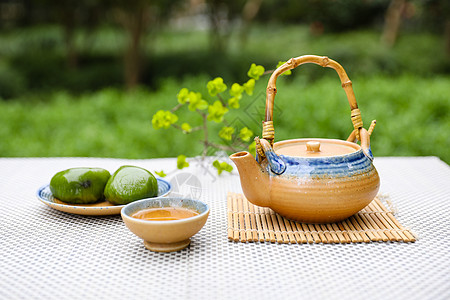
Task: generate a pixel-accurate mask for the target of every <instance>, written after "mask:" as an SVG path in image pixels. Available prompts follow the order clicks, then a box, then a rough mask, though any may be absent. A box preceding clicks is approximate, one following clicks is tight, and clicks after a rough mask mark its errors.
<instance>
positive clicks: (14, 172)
mask: <svg viewBox="0 0 450 300" xmlns="http://www.w3.org/2000/svg"><path fill="white" fill-rule="evenodd" d="M123 164H132V165H138V166H142V167H144V168H147V169H149V170H151V171H154V170H158V171H159V170H161V169H164V170H166V172H171V171H174V172H172V173H171V174H170V175H169V177H167V179H168V180H170V179H171V177H172V178H173V176H176V174H179V173H181V172H189V173H192V174H194V175H195V176H196V177H197V178H199V179H200V180H201V183H202V190H201V191H202V192H201V196H200V199H201V200H203V201H204V202H206V203H208V204H209V205H210V207H211V214H210V217H209V219H208V222H207V223H206V225H205V227H204V228H203V229H202V230H201V231H200V232H199V233H198V234H196V235H195V236H194V237H193V238H192V243H191V246H190V247H189V248H187V249H184V250H182V251H179V252H174V253H154V252H150V251H149V250H147V249H146V248H144V246H143V243H142V241H141V240H140V239H139V238H138V237H136V236H135V235H133V234H132V233H131V232H130V231H128V229H127V228H126V227H125V225H124V224H123V222H122V220H121V218H120V216H107V217H89V216H78V215H71V214H67V213H63V212H59V211H56V210H54V209H52V208H50V207H48V206H46V205H44V204H43V203H41V202H40V201H38V200H37V199H36V196H35V193H36V190H37V189H38V188H39V187H40V186H42V185H43V184H46V183H49V181H50V178H51V177H52V175H53V174H55V173H56V172H58V171H60V170H63V169H66V168H71V167H76V166H98V167H103V168H106V169H108V170H110V171H111V172H113V171H115V169H117V168H118V167H119V166H121V165H123ZM175 165H176V161H175V159H155V160H124V159H103V158H2V159H0V191H1V193H0V233H1V235H0V299H20V298H23V299H218V298H219V299H222V298H230V299H251V298H254V299H302V298H305V299H312V298H314V299H450V235H449V226H450V211H449V203H450V201H449V200H450V167H449V166H448V165H447V164H445V163H444V162H442V161H440V160H439V159H438V158H435V157H421V158H412V157H410V158H403V157H396V158H394V157H392V158H391V157H384V158H376V159H375V166H376V168H377V169H378V172H379V173H380V177H381V189H380V193H386V194H389V195H390V197H391V200H392V201H393V202H394V203H395V204H396V206H397V209H398V214H397V215H396V217H397V219H398V220H399V222H400V223H401V224H402V225H404V226H405V227H408V228H410V229H411V230H412V231H413V232H415V233H416V234H417V236H418V241H417V242H415V243H398V242H380V243H370V244H364V243H362V244H301V245H298V244H270V243H247V244H244V243H234V242H230V241H228V239H227V217H226V216H227V214H226V211H227V207H226V206H227V204H226V193H227V191H233V192H241V187H240V183H239V177H238V176H237V174H236V173H234V174H223V175H222V176H220V177H215V176H213V175H212V174H213V173H207V172H205V169H204V168H202V167H201V166H200V165H198V164H196V163H195V162H193V161H191V166H190V167H189V168H187V169H184V170H182V171H175V170H176V167H175ZM211 171H212V170H211ZM212 172H213V171H212Z"/></svg>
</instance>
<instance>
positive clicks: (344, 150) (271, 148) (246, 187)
mask: <svg viewBox="0 0 450 300" xmlns="http://www.w3.org/2000/svg"><path fill="white" fill-rule="evenodd" d="M305 63H314V64H318V65H320V66H322V67H328V68H333V69H334V70H335V71H336V72H337V73H338V75H339V78H340V80H341V83H342V87H343V88H344V90H345V93H346V95H347V99H348V102H349V104H350V109H351V120H352V123H353V127H354V130H353V131H352V132H351V134H350V135H349V137H348V138H347V140H345V141H344V140H338V139H323V138H301V139H292V140H285V141H279V142H276V143H274V137H275V130H274V127H273V107H274V100H275V94H276V92H277V89H276V80H277V77H278V76H279V75H281V74H282V73H283V72H285V71H287V70H290V69H294V68H296V67H297V66H299V65H302V64H305ZM375 124H376V121H375V120H374V121H372V123H371V125H370V128H369V130H366V129H364V128H363V122H362V119H361V112H360V110H359V109H358V104H357V103H356V99H355V94H354V91H353V88H352V82H351V81H350V79H349V78H348V76H347V74H346V72H345V70H344V68H343V67H342V66H341V65H340V64H339V63H337V62H336V61H334V60H332V59H329V58H328V57H326V56H316V55H304V56H299V57H296V58H291V59H290V60H289V61H287V62H286V63H284V64H283V65H281V66H280V67H278V68H277V69H276V70H275V71H274V72H273V73H272V75H271V77H270V79H269V82H268V85H267V91H266V112H265V121H264V122H263V128H262V138H261V139H260V138H259V137H256V138H255V141H256V158H254V157H253V156H252V155H251V154H250V153H249V152H246V151H242V152H238V153H234V154H232V155H231V156H230V159H231V160H232V161H233V162H234V164H235V165H236V167H237V169H238V172H239V176H240V181H241V186H242V190H243V192H244V195H245V197H246V198H247V199H248V201H250V202H251V203H253V204H255V205H257V206H262V207H269V208H271V209H272V210H273V211H275V212H276V213H278V214H280V215H281V216H284V217H286V218H287V219H291V220H294V221H298V222H303V223H332V222H338V221H342V220H344V219H346V218H348V217H350V216H352V215H353V214H355V213H357V212H358V211H360V210H361V209H363V208H364V207H365V206H366V205H368V204H369V203H370V202H371V201H372V200H373V199H374V198H375V196H376V195H377V193H378V189H379V187H380V178H379V176H378V172H377V170H376V169H375V167H374V165H373V162H372V161H373V155H372V151H371V148H370V135H371V134H372V132H373V129H374V127H375ZM358 141H359V142H360V144H358V143H357V142H358Z"/></svg>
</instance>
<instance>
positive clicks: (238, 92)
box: [230, 83, 244, 99]
mask: <svg viewBox="0 0 450 300" xmlns="http://www.w3.org/2000/svg"><path fill="white" fill-rule="evenodd" d="M242 92H244V87H243V86H241V85H240V84H239V83H233V85H232V86H231V89H230V96H231V97H236V98H239V99H240V98H241V97H242Z"/></svg>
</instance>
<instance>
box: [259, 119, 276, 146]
mask: <svg viewBox="0 0 450 300" xmlns="http://www.w3.org/2000/svg"><path fill="white" fill-rule="evenodd" d="M262 137H263V139H266V140H268V141H270V143H271V144H272V143H273V140H274V139H275V129H274V128H273V121H265V122H263V132H262Z"/></svg>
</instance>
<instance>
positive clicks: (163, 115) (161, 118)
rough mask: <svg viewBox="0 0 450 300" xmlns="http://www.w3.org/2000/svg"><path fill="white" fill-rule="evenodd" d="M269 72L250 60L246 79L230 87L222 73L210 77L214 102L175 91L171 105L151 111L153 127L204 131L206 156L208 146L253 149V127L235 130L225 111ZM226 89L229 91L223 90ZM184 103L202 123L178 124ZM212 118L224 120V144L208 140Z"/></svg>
mask: <svg viewBox="0 0 450 300" xmlns="http://www.w3.org/2000/svg"><path fill="white" fill-rule="evenodd" d="M283 63H284V62H279V63H278V66H280V65H282V64H283ZM278 66H277V67H278ZM271 72H272V71H266V70H265V69H264V67H263V66H260V65H256V64H252V65H251V66H250V69H249V70H248V72H247V75H248V77H249V79H248V80H247V81H246V82H244V83H242V84H239V83H233V84H232V85H231V86H230V87H228V86H227V85H226V84H225V83H224V81H223V78H221V77H216V78H214V79H213V80H210V81H209V82H208V83H207V84H206V88H207V90H208V94H209V96H211V97H213V99H214V98H215V100H212V101H213V102H212V101H207V100H205V99H204V97H203V95H202V94H201V93H199V92H196V91H191V90H189V89H187V88H182V89H181V90H180V91H179V92H178V94H177V100H178V103H177V104H176V105H175V106H174V107H173V108H172V109H170V110H159V111H157V112H156V113H155V114H154V115H153V118H152V125H153V128H154V129H168V128H170V127H173V128H175V129H177V130H180V131H181V132H182V133H184V134H190V133H192V132H195V131H203V140H202V141H201V143H202V144H203V151H202V158H205V157H206V155H207V150H208V148H209V147H212V148H215V149H219V150H223V151H227V152H229V151H233V152H235V151H237V149H242V148H244V147H248V149H249V151H250V152H254V151H255V143H254V142H251V140H252V137H253V131H252V130H251V129H249V128H248V127H245V126H244V127H242V128H239V129H238V130H236V128H234V127H231V126H230V125H229V124H228V122H227V121H226V119H225V115H226V114H227V113H228V112H229V111H230V110H233V109H235V110H237V109H239V108H240V101H241V99H242V98H243V96H244V95H247V96H252V95H253V91H254V89H255V84H256V81H257V80H259V79H260V77H261V76H263V75H265V74H268V73H271ZM288 72H290V71H288ZM288 72H285V75H287V73H288ZM227 90H228V95H227V94H226V93H225V92H226V91H227ZM211 102H212V103H211ZM183 107H187V109H188V110H189V111H192V112H193V113H196V114H198V115H200V116H201V119H202V123H201V124H199V125H198V126H195V127H193V126H192V125H191V124H189V123H187V122H184V123H182V124H181V125H179V124H177V122H178V120H179V117H178V116H177V114H176V112H177V111H178V110H180V109H182V108H183ZM211 122H214V123H220V124H223V127H222V128H221V129H220V131H219V133H218V136H219V137H220V138H221V140H222V141H223V144H217V143H213V142H211V140H210V137H209V130H208V129H209V128H208V125H209V124H210V123H211ZM188 166H189V163H188V162H186V156H185V155H180V156H178V158H177V167H178V169H183V168H185V167H188ZM213 166H214V167H215V168H216V169H217V172H218V174H219V175H220V174H221V173H222V172H223V171H227V172H231V171H232V170H233V167H232V166H231V165H229V164H228V163H226V162H220V161H218V160H216V161H214V162H213ZM161 172H162V173H161V174H164V172H163V171H161Z"/></svg>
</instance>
